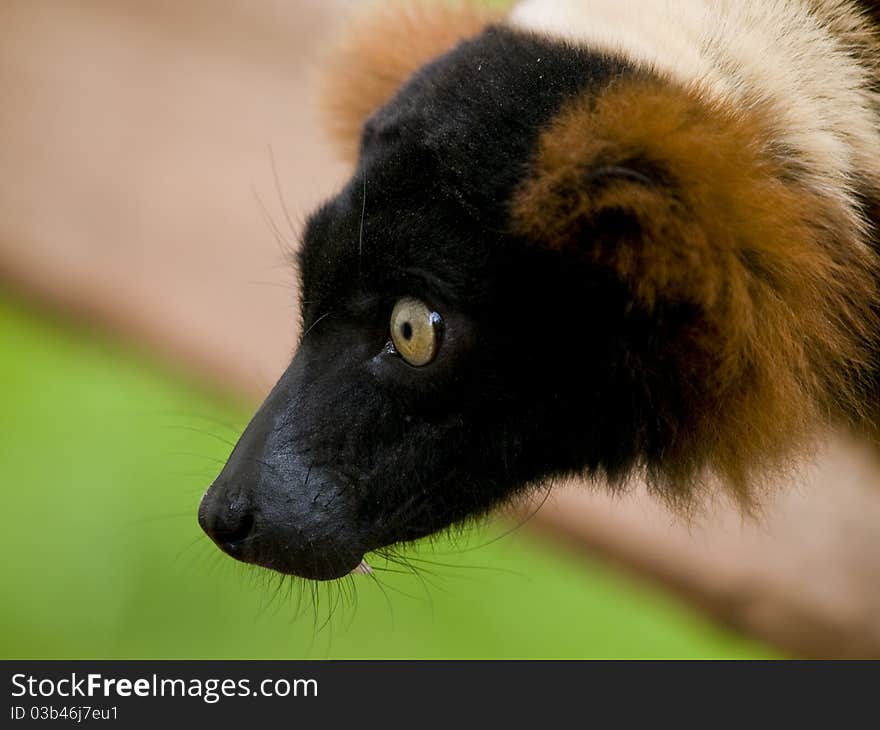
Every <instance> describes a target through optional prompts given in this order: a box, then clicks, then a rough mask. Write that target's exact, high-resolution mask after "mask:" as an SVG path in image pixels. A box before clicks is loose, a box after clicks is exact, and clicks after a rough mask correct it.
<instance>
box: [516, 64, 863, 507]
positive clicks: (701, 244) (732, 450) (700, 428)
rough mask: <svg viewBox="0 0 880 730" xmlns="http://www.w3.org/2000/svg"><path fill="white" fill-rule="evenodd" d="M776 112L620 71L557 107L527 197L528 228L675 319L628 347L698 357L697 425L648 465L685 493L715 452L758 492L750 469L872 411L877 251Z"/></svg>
mask: <svg viewBox="0 0 880 730" xmlns="http://www.w3.org/2000/svg"><path fill="white" fill-rule="evenodd" d="M770 119H771V115H770V114H769V113H768V114H764V113H762V109H761V105H760V102H756V103H754V104H752V105H748V106H738V107H736V108H724V107H723V105H721V104H719V103H717V102H709V101H707V100H706V98H705V96H704V95H702V94H701V93H700V92H699V90H698V89H687V88H683V87H680V86H677V85H676V84H674V83H673V82H667V81H665V80H662V79H651V78H641V79H633V80H625V79H621V80H618V81H616V82H614V83H612V84H611V86H610V87H609V88H607V89H606V90H605V91H603V92H601V93H600V94H599V95H598V96H596V95H595V94H591V95H589V96H584V97H583V98H578V99H576V100H574V101H573V102H571V103H569V104H568V105H567V106H565V107H564V108H563V109H562V110H561V111H560V113H559V114H558V116H557V117H556V118H555V120H554V121H553V122H552V123H551V124H550V125H549V127H548V128H547V129H546V130H545V131H544V132H543V133H542V136H541V139H540V142H539V145H538V148H537V152H536V154H535V156H534V159H533V160H532V162H531V165H530V169H529V172H528V174H527V175H526V177H525V179H524V181H523V183H522V184H521V185H520V187H519V189H518V191H517V192H516V194H515V196H514V200H513V206H512V213H511V215H512V226H513V228H514V230H515V232H516V233H518V234H519V235H520V236H522V237H524V239H525V240H526V241H527V242H528V243H530V244H533V245H536V246H541V247H544V248H545V249H550V250H552V251H555V252H558V253H559V255H565V256H569V257H571V259H572V263H573V265H578V264H582V265H583V269H584V272H585V275H590V272H591V271H596V270H597V269H599V270H601V271H603V272H605V274H608V273H610V274H611V275H612V276H614V277H616V278H617V279H618V280H619V281H621V282H622V283H623V284H624V285H625V291H627V292H628V295H629V297H630V299H631V306H632V307H633V309H634V310H635V311H637V312H640V313H641V315H640V316H648V317H651V318H652V319H653V320H654V321H656V322H658V323H663V326H664V327H665V330H664V332H662V333H661V334H660V337H659V338H658V342H660V343H661V344H657V343H656V342H655V343H654V344H651V343H642V342H633V343H632V349H633V353H634V354H633V355H632V356H631V358H630V362H638V361H639V360H640V358H641V357H642V355H644V361H645V362H656V361H657V357H656V354H657V353H649V352H647V350H648V349H649V348H650V347H655V348H656V347H663V348H664V349H663V353H664V355H667V356H668V359H669V358H671V360H670V367H672V368H681V370H680V372H682V373H691V374H692V378H691V379H690V382H691V386H690V387H691V389H692V391H693V393H692V396H693V397H692V401H693V403H692V406H689V407H688V408H687V409H686V410H687V419H686V422H687V424H688V426H687V429H686V430H687V434H686V436H685V435H683V437H682V438H681V439H680V443H676V442H675V440H674V439H673V440H672V441H671V442H670V443H669V444H668V448H667V449H666V451H665V452H664V455H663V458H662V459H659V460H658V462H657V464H655V466H656V467H657V470H656V472H655V473H654V474H653V475H652V474H649V477H651V476H653V477H655V481H656V482H662V483H665V486H666V487H670V488H671V492H672V493H679V494H680V493H681V492H683V491H686V490H687V489H689V487H688V484H689V483H691V482H693V481H694V480H695V479H697V480H698V479H699V474H696V473H695V472H699V471H702V469H703V468H706V467H708V468H709V470H711V471H713V472H714V473H716V474H719V475H720V476H722V477H723V478H724V480H725V481H726V482H727V484H728V485H729V486H731V487H732V488H733V489H734V491H735V492H736V493H737V495H738V496H739V497H740V498H741V499H743V500H744V501H747V500H748V498H749V495H748V493H747V492H748V490H749V486H748V485H749V484H750V483H753V482H754V479H753V478H752V477H753V476H754V475H760V474H761V473H762V472H766V471H767V470H766V469H765V468H764V467H768V466H772V467H778V466H779V463H778V462H779V461H786V460H788V459H789V458H791V457H793V456H794V455H795V454H796V452H797V451H798V449H800V448H803V446H804V445H805V444H806V443H808V442H809V440H810V437H811V436H812V435H814V434H816V433H817V431H818V430H819V427H821V426H825V425H828V424H829V422H832V421H834V420H835V418H837V417H840V418H842V419H845V420H848V421H850V422H852V421H857V420H864V419H870V418H871V415H870V414H864V413H862V412H861V411H862V410H863V409H864V406H863V404H864V402H865V388H866V387H869V384H867V383H866V382H864V376H863V375H862V374H863V373H864V372H867V371H869V369H870V361H871V360H872V357H873V354H872V353H871V352H870V348H869V347H868V346H867V343H869V342H870V341H871V337H872V335H871V331H872V329H873V328H874V327H875V326H876V325H877V322H876V312H877V311H880V310H878V309H876V307H877V302H878V295H877V287H876V284H875V281H876V278H875V269H876V261H875V257H874V254H873V253H872V252H871V251H870V247H869V246H867V245H866V244H865V241H864V240H863V233H862V232H860V231H859V230H858V226H856V225H853V223H852V222H850V221H849V220H848V218H847V216H846V215H845V214H844V213H843V212H841V211H840V210H838V209H837V208H836V207H835V205H836V204H835V203H834V202H829V201H828V200H827V199H826V198H825V197H823V196H822V195H821V194H819V193H817V192H816V191H814V190H812V189H811V188H809V187H808V186H807V185H806V184H805V183H802V182H801V181H800V180H799V179H798V164H797V159H794V158H793V153H791V152H790V151H789V150H782V149H778V148H774V146H773V145H772V144H771V143H770V142H765V141H763V140H770V139H773V137H772V136H771V135H770V134H767V130H768V129H769V128H770V127H769V126H767V125H769V123H770V121H769V120H770ZM681 312H687V313H689V314H688V315H687V318H680V317H679V315H678V314H675V313H681ZM677 317H678V318H677ZM658 326H659V325H658ZM643 351H644V352H643ZM676 353H681V356H680V357H679V356H678V355H677V354H676ZM674 417H675V419H676V421H677V422H682V414H681V413H676V414H675V416H674Z"/></svg>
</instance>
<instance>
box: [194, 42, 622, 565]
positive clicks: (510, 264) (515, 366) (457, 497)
mask: <svg viewBox="0 0 880 730" xmlns="http://www.w3.org/2000/svg"><path fill="white" fill-rule="evenodd" d="M534 58H541V63H542V64H543V67H544V68H546V70H547V73H548V74H553V75H555V76H556V77H557V78H560V79H569V83H568V89H566V84H560V85H559V88H557V89H552V90H549V91H548V93H546V94H543V98H542V105H543V106H538V105H535V103H534V91H535V89H534V85H533V84H529V83H528V78H527V77H528V75H529V73H528V66H529V64H530V63H531V60H532V59H534ZM502 59H503V65H502V64H501V63H500V61H501V60H502ZM527 59H528V60H527ZM481 64H482V68H480V66H481ZM621 71H622V67H621V66H620V65H617V64H613V63H611V62H609V61H605V60H601V59H598V58H592V57H590V56H588V55H586V54H583V55H576V56H574V57H570V56H568V55H567V54H560V53H558V52H554V49H553V47H552V46H550V45H549V44H542V43H541V42H539V41H536V40H533V39H529V38H526V37H520V36H517V35H515V34H512V33H508V32H500V31H499V32H493V33H489V34H486V35H484V36H483V37H481V38H480V39H479V40H477V41H474V42H472V43H469V44H465V45H463V46H461V47H459V48H458V49H457V50H456V51H455V52H453V53H451V54H449V55H447V56H446V57H444V58H443V59H442V60H441V61H438V62H436V63H435V64H434V65H432V66H429V67H427V68H426V69H424V70H423V71H422V72H421V73H420V74H419V75H417V76H416V77H415V78H413V79H412V80H411V81H410V82H409V83H408V84H407V85H406V86H405V87H404V88H403V89H402V90H401V92H400V94H399V95H398V96H397V97H396V98H395V100H394V101H393V102H392V103H390V104H389V105H387V106H385V107H384V108H382V109H381V110H379V111H378V112H377V113H376V114H374V115H373V116H372V118H371V119H370V120H369V121H368V122H367V123H366V125H365V127H364V132H363V141H362V149H361V154H360V159H359V162H358V166H357V171H356V173H355V175H354V177H353V178H352V179H351V181H350V182H349V183H348V185H347V186H346V187H345V188H344V190H343V191H342V192H341V193H340V194H339V195H338V196H336V197H335V198H334V199H332V200H330V201H329V202H327V203H326V204H325V205H324V206H323V207H321V208H320V209H319V210H318V211H317V212H315V213H314V214H313V215H312V216H311V219H310V220H309V222H308V225H307V227H306V231H305V235H304V240H303V246H302V249H301V253H300V267H299V268H300V272H301V292H302V302H301V306H302V320H303V336H302V340H301V343H300V346H299V349H298V351H297V353H296V356H295V358H294V360H293V362H292V363H291V365H290V367H289V368H288V370H287V372H285V374H284V375H283V376H282V378H281V380H280V381H279V382H278V384H277V385H276V386H275V389H274V390H273V391H272V393H271V394H270V395H269V397H268V398H267V400H266V402H265V403H264V404H263V406H262V408H261V409H260V410H259V412H258V413H257V415H256V416H255V417H254V419H253V421H252V422H251V424H250V426H248V429H247V431H246V432H245V434H244V435H243V436H242V438H241V441H240V442H239V444H238V445H237V446H236V448H235V450H234V452H233V453H232V456H231V457H230V460H229V463H228V464H227V466H226V468H225V469H224V470H223V473H222V474H221V475H220V476H219V477H218V479H217V480H216V482H215V484H214V486H213V487H212V488H211V490H210V491H209V492H208V494H207V496H206V498H205V500H204V501H203V504H202V508H201V511H200V519H201V522H202V525H203V526H204V527H205V529H206V530H207V531H208V532H209V534H211V536H212V537H213V539H214V540H216V541H217V542H218V543H219V544H220V546H221V547H222V548H223V549H224V550H226V551H227V552H228V553H230V554H231V555H233V556H234V557H237V558H240V559H242V560H246V561H249V562H255V563H258V564H261V565H265V566H267V567H270V568H274V569H276V570H279V571H281V572H285V573H294V574H297V575H301V576H305V577H309V578H319V579H328V578H336V577H339V576H342V575H344V574H346V573H348V572H349V571H351V570H352V569H353V568H354V567H355V566H357V565H358V563H359V562H360V561H361V559H362V557H363V556H364V553H365V552H368V551H370V550H374V549H376V548H380V547H383V546H386V545H389V544H392V543H397V542H400V541H406V540H413V539H415V538H418V537H422V536H424V535H428V534H430V533H433V532H435V531H437V530H440V529H442V528H444V527H446V526H448V525H450V524H452V523H454V522H458V521H460V520H462V519H465V518H468V517H472V516H475V515H481V514H483V513H485V512H486V511H487V510H489V509H490V508H492V507H493V506H495V505H497V504H498V503H499V502H500V501H503V500H505V499H506V498H507V497H509V496H510V495H511V494H512V493H513V492H515V491H517V490H519V489H521V488H523V487H524V486H526V485H528V484H531V483H534V482H536V481H537V480H539V479H541V478H544V477H546V476H548V475H550V474H554V473H559V472H563V471H567V470H573V469H577V468H580V467H581V466H582V465H583V464H584V463H590V464H594V465H598V463H599V462H598V458H599V456H598V455H599V453H600V452H604V453H605V457H606V459H605V461H607V462H608V463H609V465H612V466H613V462H614V460H615V455H614V454H613V453H611V452H613V451H614V450H615V449H617V448H619V449H621V450H623V449H625V448H626V447H625V446H624V443H625V441H626V440H621V441H620V442H619V445H618V446H614V445H613V444H615V443H616V436H614V435H613V434H612V432H613V431H614V430H615V426H614V424H612V423H611V422H610V421H609V416H610V415H611V414H608V413H604V414H603V412H602V411H603V408H605V407H606V405H607V403H604V404H603V401H608V399H609V398H608V393H607V388H609V387H614V384H613V383H612V382H609V380H608V378H607V377H603V376H600V375H599V373H600V372H601V371H603V370H608V368H609V366H610V359H612V358H613V353H614V351H615V340H616V338H617V336H618V335H617V334H616V333H617V331H619V328H620V325H621V323H622V319H623V317H624V314H625V312H624V309H625V299H624V297H623V292H622V291H621V287H620V286H619V285H618V284H615V283H614V282H613V281H610V280H609V279H608V277H605V276H602V275H595V276H589V277H585V276H583V274H582V273H580V272H578V271H577V269H578V268H579V267H578V266H576V265H573V264H572V263H571V262H567V261H563V260H561V259H560V258H559V257H558V256H556V255H555V254H553V253H551V252H548V251H545V250H542V249H540V248H535V247H533V246H529V245H527V244H526V242H525V241H523V240H521V238H520V237H519V236H518V235H517V234H516V233H515V232H514V231H513V226H512V224H511V219H510V209H511V206H512V196H513V194H514V190H515V188H516V185H517V183H518V182H519V180H520V168H524V167H525V166H526V164H527V163H528V155H529V154H530V153H531V151H532V150H533V148H534V145H535V143H536V140H537V137H538V133H539V129H540V125H541V123H542V122H543V121H545V120H546V119H547V117H548V116H549V115H550V114H551V113H552V111H553V109H554V108H555V107H556V106H557V105H558V103H559V101H560V98H561V96H562V95H563V94H564V93H565V92H566V91H567V90H569V91H570V90H572V89H573V87H574V84H575V82H577V80H578V79H580V78H583V76H584V74H585V73H589V74H590V76H591V77H592V78H594V79H595V80H596V81H597V83H598V82H601V81H602V80H604V79H607V78H608V77H609V75H610V74H612V73H620V72H621ZM577 83H580V82H577ZM585 379H586V380H592V381H593V382H595V383H596V384H597V385H599V384H600V383H601V385H602V387H597V388H590V389H588V391H586V392H585V391H584V389H583V388H582V387H580V386H578V387H573V382H574V381H577V382H578V383H582V382H583V381H584V380H585ZM576 394H577V395H576ZM581 395H584V396H585V397H583V398H582V397H581ZM586 414H589V415H586ZM585 416H586V417H585ZM585 433H588V434H589V437H588V438H587V439H586V441H584V439H583V436H584V434H585ZM585 442H586V443H588V444H589V443H590V442H593V443H596V444H597V448H595V449H593V450H592V453H587V452H585V450H584V448H583V446H584V443H585ZM599 444H603V445H604V447H606V448H603V447H602V446H599ZM607 447H611V451H609V450H608V448H607Z"/></svg>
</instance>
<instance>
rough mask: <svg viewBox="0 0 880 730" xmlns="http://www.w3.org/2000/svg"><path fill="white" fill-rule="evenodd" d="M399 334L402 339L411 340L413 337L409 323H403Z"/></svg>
mask: <svg viewBox="0 0 880 730" xmlns="http://www.w3.org/2000/svg"><path fill="white" fill-rule="evenodd" d="M400 334H402V335H403V339H405V340H411V339H412V335H413V330H412V325H411V324H410V323H409V322H404V323H403V324H402V325H400Z"/></svg>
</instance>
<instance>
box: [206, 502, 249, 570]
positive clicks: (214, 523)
mask: <svg viewBox="0 0 880 730" xmlns="http://www.w3.org/2000/svg"><path fill="white" fill-rule="evenodd" d="M199 525H200V526H201V528H202V529H203V530H204V531H205V533H207V535H208V537H210V538H211V539H212V540H213V541H214V542H215V543H217V546H218V547H219V548H220V549H221V550H223V551H224V552H226V553H229V555H231V556H233V557H235V558H240V557H241V555H242V552H243V547H244V545H245V544H246V542H247V540H248V538H249V537H250V535H251V533H252V532H253V529H254V515H253V513H252V512H251V510H250V508H249V506H248V504H247V501H246V500H245V499H244V498H243V497H242V496H240V495H239V496H238V497H236V498H233V499H231V500H226V499H218V490H217V489H215V488H214V487H213V486H212V487H211V489H209V490H208V491H207V492H205V496H204V497H202V503H201V504H200V505H199Z"/></svg>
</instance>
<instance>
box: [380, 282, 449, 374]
mask: <svg viewBox="0 0 880 730" xmlns="http://www.w3.org/2000/svg"><path fill="white" fill-rule="evenodd" d="M441 322H442V320H441V319H440V315H439V314H437V312H433V311H431V309H429V308H428V306H427V305H426V304H425V303H424V302H422V301H420V300H418V299H413V298H411V297H404V298H403V299H399V300H398V301H397V304H395V305H394V311H392V312H391V341H392V342H393V343H394V347H395V349H396V350H397V351H398V352H399V353H400V355H401V357H403V359H404V360H406V361H407V362H408V363H409V364H410V365H412V366H413V367H417V368H418V367H422V366H423V365H427V364H428V363H429V362H431V361H432V360H433V359H434V357H435V356H436V355H437V346H438V344H439V341H440V326H441Z"/></svg>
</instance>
